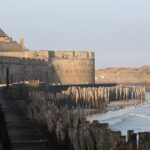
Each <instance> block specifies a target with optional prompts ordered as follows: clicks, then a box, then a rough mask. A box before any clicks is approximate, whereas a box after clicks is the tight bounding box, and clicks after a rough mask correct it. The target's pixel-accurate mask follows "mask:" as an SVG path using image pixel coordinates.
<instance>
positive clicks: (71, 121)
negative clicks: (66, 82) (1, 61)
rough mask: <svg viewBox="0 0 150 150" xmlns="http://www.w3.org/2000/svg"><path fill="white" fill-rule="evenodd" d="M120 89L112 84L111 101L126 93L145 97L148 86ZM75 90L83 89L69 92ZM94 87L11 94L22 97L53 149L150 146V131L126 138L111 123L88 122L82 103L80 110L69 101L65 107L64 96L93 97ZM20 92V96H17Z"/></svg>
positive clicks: (112, 149) (110, 149)
mask: <svg viewBox="0 0 150 150" xmlns="http://www.w3.org/2000/svg"><path fill="white" fill-rule="evenodd" d="M100 89H101V92H102V91H103V93H104V91H105V90H106V88H100ZM100 89H97V90H100ZM104 89H105V90H104ZM121 89H122V90H120V88H119V87H113V88H110V89H109V96H108V97H107V101H108V102H109V101H111V96H112V97H113V98H114V97H115V98H114V99H113V100H118V99H122V97H123V99H124V100H126V99H127V97H128V99H130V98H138V99H141V100H143V98H144V90H145V89H144V88H142V87H136V88H131V89H129V90H127V89H126V90H125V87H122V88H121ZM76 90H78V92H79V91H80V93H78V94H72V95H69V93H73V92H74V91H76ZM93 90H94V89H93V88H91V89H89V88H87V89H84V88H75V87H71V88H69V89H68V90H67V91H62V92H61V93H59V94H56V93H51V92H43V91H42V90H35V89H34V88H33V89H32V88H28V89H24V90H22V89H18V90H17V89H15V90H12V91H10V93H9V95H10V96H13V95H14V97H15V99H20V98H21V97H22V101H23V103H22V104H24V107H27V111H26V112H25V114H26V115H27V116H28V117H29V118H30V119H31V120H34V121H36V122H37V123H38V124H39V125H40V126H41V127H43V128H44V130H46V131H47V136H48V137H49V141H50V142H51V143H53V145H55V147H54V149H56V150H63V149H68V150H149V149H150V140H149V135H150V133H139V134H138V137H139V138H137V134H135V133H133V131H129V132H128V140H127V141H126V137H125V136H122V135H121V132H114V131H111V130H110V129H109V128H108V124H102V123H99V122H98V121H94V122H93V123H89V122H87V121H86V119H85V118H84V116H83V109H81V107H80V108H78V109H77V113H75V111H72V110H70V109H68V107H67V106H69V105H67V106H66V107H63V106H65V104H64V101H63V100H64V99H67V100H66V102H70V103H71V105H72V103H73V102H74V103H75V104H76V103H79V101H81V100H83V98H82V97H83V96H85V97H86V98H87V97H88V98H89V97H90V98H91V97H92V96H93V93H92V92H91V91H93ZM107 90H108V89H107ZM81 91H82V92H81ZM83 91H84V92H83ZM89 91H90V92H89ZM114 91H115V92H114ZM119 91H122V92H120V93H121V94H120V95H119V94H118V92H119ZM123 91H128V92H129V91H130V92H129V93H128V96H127V94H125V93H127V92H123ZM67 92H68V93H67ZM83 93H84V94H83ZM89 93H90V94H89ZM105 93H107V92H105ZM116 93H117V94H116ZM122 93H123V94H122ZM24 94H25V95H24ZM86 94H87V95H86ZM88 94H89V95H88ZM19 95H20V97H18V96H19ZM102 95H104V94H102ZM116 95H117V97H116ZM75 96H77V97H75ZM17 97H18V98H17ZM11 98H12V97H11ZM71 98H72V99H71ZM99 98H102V97H99ZM108 98H109V99H108ZM91 99H92V98H91ZM94 99H95V97H94ZM103 99H104V96H103ZM20 101H21V100H17V101H15V100H14V102H15V103H16V104H17V103H19V106H20ZM61 103H63V105H62V107H60V104H61ZM56 104H57V105H56Z"/></svg>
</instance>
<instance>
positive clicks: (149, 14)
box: [0, 0, 150, 69]
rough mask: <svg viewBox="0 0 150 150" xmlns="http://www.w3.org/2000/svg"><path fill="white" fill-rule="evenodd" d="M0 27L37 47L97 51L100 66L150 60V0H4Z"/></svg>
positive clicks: (138, 62) (147, 63)
mask: <svg viewBox="0 0 150 150" xmlns="http://www.w3.org/2000/svg"><path fill="white" fill-rule="evenodd" d="M0 28H2V29H3V30H4V31H5V32H6V33H7V34H8V35H9V36H11V37H13V39H14V40H16V41H19V39H20V38H24V39H25V45H26V47H27V48H29V49H33V50H76V51H77V50H85V51H94V52H95V59H96V60H95V62H96V69H99V68H105V67H139V66H143V65H149V64H150V58H149V56H150V1H149V0H3V1H2V0H1V4H0Z"/></svg>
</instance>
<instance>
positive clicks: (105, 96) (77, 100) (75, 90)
mask: <svg viewBox="0 0 150 150" xmlns="http://www.w3.org/2000/svg"><path fill="white" fill-rule="evenodd" d="M32 97H41V99H46V100H47V101H50V102H52V103H54V104H56V105H57V106H58V107H64V106H65V105H67V106H68V107H69V108H88V109H90V108H92V109H99V110H104V109H105V108H106V107H107V105H108V103H110V102H111V101H119V100H122V101H128V100H130V99H138V100H141V102H143V101H144V99H145V87H142V86H137V87H135V86H133V87H124V86H115V87H99V88H96V87H93V88H80V87H70V88H68V89H67V90H65V91H61V92H51V91H47V92H46V91H37V90H35V89H34V90H30V91H29V99H30V98H31V99H32Z"/></svg>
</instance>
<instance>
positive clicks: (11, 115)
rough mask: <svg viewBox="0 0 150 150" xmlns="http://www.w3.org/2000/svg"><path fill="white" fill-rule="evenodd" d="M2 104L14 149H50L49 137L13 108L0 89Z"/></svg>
mask: <svg viewBox="0 0 150 150" xmlns="http://www.w3.org/2000/svg"><path fill="white" fill-rule="evenodd" d="M0 105H1V110H2V112H3V114H4V117H5V122H6V127H7V131H8V137H9V139H10V145H11V147H12V148H9V149H12V150H49V149H50V146H49V144H48V140H47V138H46V137H45V136H44V134H43V133H42V132H41V131H40V130H39V128H38V127H36V125H34V123H32V122H31V121H30V120H29V119H28V118H26V117H25V116H24V115H23V114H22V113H21V112H18V111H16V110H15V108H12V107H11V105H10V104H9V102H8V101H7V100H5V99H4V98H3V97H2V90H0Z"/></svg>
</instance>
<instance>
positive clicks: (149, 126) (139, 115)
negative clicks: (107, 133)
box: [87, 93, 150, 135]
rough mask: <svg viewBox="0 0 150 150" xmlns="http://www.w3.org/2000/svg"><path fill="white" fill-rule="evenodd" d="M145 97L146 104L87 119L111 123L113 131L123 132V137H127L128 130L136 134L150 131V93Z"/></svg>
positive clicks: (110, 126)
mask: <svg viewBox="0 0 150 150" xmlns="http://www.w3.org/2000/svg"><path fill="white" fill-rule="evenodd" d="M145 97H146V100H145V103H144V104H141V105H138V106H130V107H127V108H125V109H121V110H116V111H109V112H107V113H105V114H96V115H92V116H89V117H87V120H88V121H90V122H92V121H93V120H99V122H101V123H109V128H110V129H111V130H112V131H121V132H122V135H126V134H127V131H128V130H134V132H136V133H137V132H144V131H150V93H146V96H145Z"/></svg>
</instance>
